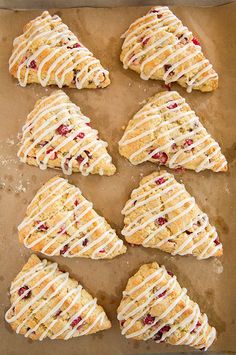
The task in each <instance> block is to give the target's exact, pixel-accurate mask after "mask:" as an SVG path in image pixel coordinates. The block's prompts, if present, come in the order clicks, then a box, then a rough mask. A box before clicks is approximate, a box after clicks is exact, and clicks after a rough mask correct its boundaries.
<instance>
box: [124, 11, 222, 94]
mask: <svg viewBox="0 0 236 355" xmlns="http://www.w3.org/2000/svg"><path fill="white" fill-rule="evenodd" d="M122 38H124V43H123V46H122V51H121V56H120V59H121V61H122V62H123V66H124V68H125V69H128V68H129V69H132V70H134V71H136V72H137V73H139V74H140V76H141V78H142V79H144V80H148V79H156V80H164V82H165V84H166V85H167V86H170V85H171V83H173V82H177V83H178V84H180V85H181V86H183V87H185V88H187V91H188V92H191V91H192V89H195V90H200V91H212V90H215V89H216V88H217V87H218V75H217V73H216V72H215V70H214V69H213V68H212V65H211V64H210V63H209V61H208V60H207V59H206V58H205V56H204V55H203V53H202V49H201V46H200V43H199V41H198V40H197V39H196V38H194V37H193V34H192V32H190V31H189V30H188V28H187V27H185V26H183V24H182V22H181V21H180V20H179V19H178V18H177V17H176V16H175V15H174V14H173V13H172V12H171V11H170V10H169V8H168V7H167V6H156V7H154V8H152V9H151V10H150V11H149V12H148V13H147V15H145V16H143V17H141V18H139V19H137V20H136V21H134V22H133V23H132V24H131V25H130V27H129V28H128V30H127V31H126V32H125V33H124V35H123V36H122Z"/></svg>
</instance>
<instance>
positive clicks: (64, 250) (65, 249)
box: [60, 244, 69, 255]
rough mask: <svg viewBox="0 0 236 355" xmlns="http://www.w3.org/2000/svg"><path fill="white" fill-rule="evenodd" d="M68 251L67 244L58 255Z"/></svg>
mask: <svg viewBox="0 0 236 355" xmlns="http://www.w3.org/2000/svg"><path fill="white" fill-rule="evenodd" d="M68 249H69V245H68V244H66V245H64V247H63V248H62V249H61V250H60V255H63V254H65V253H66V252H67V250H68Z"/></svg>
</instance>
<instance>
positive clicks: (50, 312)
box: [6, 255, 111, 340]
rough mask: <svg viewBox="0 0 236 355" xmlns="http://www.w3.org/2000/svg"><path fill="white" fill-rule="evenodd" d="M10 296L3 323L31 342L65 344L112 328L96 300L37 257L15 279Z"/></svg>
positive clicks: (73, 281) (48, 263)
mask: <svg viewBox="0 0 236 355" xmlns="http://www.w3.org/2000/svg"><path fill="white" fill-rule="evenodd" d="M10 293H11V305H12V306H11V308H10V309H9V310H8V311H7V313H6V321H8V322H9V323H10V325H11V327H12V328H13V330H15V331H16V332H17V333H19V334H23V335H25V337H29V338H31V339H33V340H43V339H44V338H46V337H49V338H50V339H64V340H66V339H69V338H71V337H77V336H81V335H84V334H91V333H96V332H98V331H100V330H104V329H108V328H110V327H111V323H110V321H109V319H108V318H107V316H106V314H105V312H104V310H103V308H102V307H101V306H99V305H97V303H96V299H93V297H92V296H91V295H90V294H89V293H88V292H87V291H86V290H85V289H84V288H82V286H80V285H79V284H78V282H77V281H76V280H74V279H72V278H70V277H69V276H68V273H64V272H61V271H60V270H59V269H58V265H57V264H56V263H51V262H49V261H46V260H42V261H41V260H40V259H39V258H38V257H37V256H36V255H31V257H30V258H29V260H28V262H27V263H26V264H25V265H24V267H23V268H22V270H21V271H20V273H19V274H18V275H17V276H16V278H15V279H14V281H13V282H12V284H11V291H10ZM91 311H92V312H91ZM97 319H98V320H99V321H98V322H96V320H97Z"/></svg>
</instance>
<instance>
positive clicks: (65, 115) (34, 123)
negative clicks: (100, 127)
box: [17, 91, 111, 176]
mask: <svg viewBox="0 0 236 355" xmlns="http://www.w3.org/2000/svg"><path fill="white" fill-rule="evenodd" d="M52 99H53V100H52ZM49 100H52V102H50V104H48V101H49ZM63 101H64V102H63ZM65 101H68V97H67V95H66V94H65V93H64V92H62V91H58V92H55V93H52V94H51V95H50V96H49V97H46V98H43V99H42V100H41V102H40V105H42V108H41V109H40V110H38V112H37V109H38V107H37V106H36V108H35V109H34V110H33V111H32V112H31V113H30V115H29V120H28V121H27V123H26V124H25V125H24V126H23V129H22V131H23V136H22V141H21V147H20V149H19V151H18V154H17V155H18V157H19V158H20V160H21V161H22V162H24V163H25V162H26V161H27V158H28V156H29V154H30V152H32V150H34V149H38V145H39V144H40V143H41V142H44V144H43V145H42V147H41V149H38V150H37V153H36V162H37V164H38V166H39V168H40V169H42V170H45V169H47V166H48V163H49V160H50V157H51V156H52V155H53V154H57V153H58V152H59V154H60V151H61V150H62V149H64V147H65V146H66V145H68V144H70V143H71V142H73V145H72V146H71V148H70V149H69V150H68V152H67V153H66V154H62V153H61V154H60V156H59V157H58V156H57V158H58V159H60V167H61V169H62V171H63V173H64V174H66V175H71V174H72V169H73V167H72V165H73V164H76V165H77V166H78V169H79V171H80V172H81V174H82V175H85V176H86V175H88V174H89V173H90V172H92V171H93V170H94V168H95V167H96V166H97V165H98V164H99V163H101V162H104V163H105V164H110V163H111V157H110V155H109V154H108V153H107V151H106V150H105V152H103V153H100V155H98V156H97V157H96V159H94V157H95V156H96V152H97V151H99V150H100V149H104V148H106V147H107V146H108V144H107V143H106V142H104V141H102V140H101V139H97V136H98V131H97V130H95V129H92V128H91V127H90V126H88V124H89V123H90V119H89V118H88V117H86V116H84V115H83V114H82V113H81V111H80V108H79V107H78V106H76V105H75V104H73V103H72V102H65ZM43 120H44V122H43ZM41 121H42V122H43V123H42V124H41V125H38V123H39V122H41ZM70 121H73V122H74V123H73V125H71V124H69V126H68V127H69V130H70V131H69V132H68V133H67V134H66V136H64V137H63V140H62V141H61V142H60V143H59V140H61V135H60V134H59V133H58V132H57V129H58V127H60V126H61V125H63V124H64V125H68V123H69V122H70ZM34 127H37V128H36V129H34V130H33V131H32V128H34ZM75 127H77V128H75ZM79 133H83V134H84V137H83V138H82V139H77V140H75V138H76V137H77V136H78V134H79ZM52 134H53V138H52V139H49V140H47V137H48V136H51V135H52ZM90 140H91V142H88V141H90ZM85 141H86V143H85ZM52 147H54V148H53V150H50V149H52ZM48 151H49V153H47V152H48ZM86 152H89V155H90V156H91V157H92V159H94V161H93V162H90V159H89V156H88V155H87V153H86ZM80 155H83V160H82V161H80V163H78V162H77V161H76V159H77V158H78V157H79V156H80ZM57 158H56V159H57ZM99 174H100V175H103V174H104V171H103V169H102V168H101V169H100V171H99Z"/></svg>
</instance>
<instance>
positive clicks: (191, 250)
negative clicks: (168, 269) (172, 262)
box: [122, 171, 223, 259]
mask: <svg viewBox="0 0 236 355" xmlns="http://www.w3.org/2000/svg"><path fill="white" fill-rule="evenodd" d="M122 213H123V214H124V216H125V217H124V229H123V231H122V234H123V235H124V236H125V238H126V241H127V242H128V243H131V244H138V245H143V246H144V247H151V248H158V249H161V250H163V251H165V252H167V253H171V254H173V255H176V254H179V255H188V254H192V255H194V256H196V257H197V258H198V259H206V258H209V257H211V256H221V255H222V254H223V249H222V244H221V242H220V240H219V237H218V235H217V232H216V230H215V228H214V227H213V226H211V224H210V223H209V220H208V216H207V215H206V214H205V213H203V212H202V211H201V210H200V209H199V207H198V205H197V204H196V202H195V200H194V198H193V197H191V195H190V194H189V193H188V192H187V191H186V190H185V187H184V185H182V184H179V183H178V182H177V181H176V180H175V178H174V176H173V175H172V174H169V173H167V172H166V171H160V172H154V173H152V174H150V175H148V176H146V177H144V178H143V179H142V180H141V181H140V184H139V187H138V188H137V189H134V190H133V191H132V193H131V199H129V200H128V201H127V202H126V205H125V207H124V209H123V211H122Z"/></svg>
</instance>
